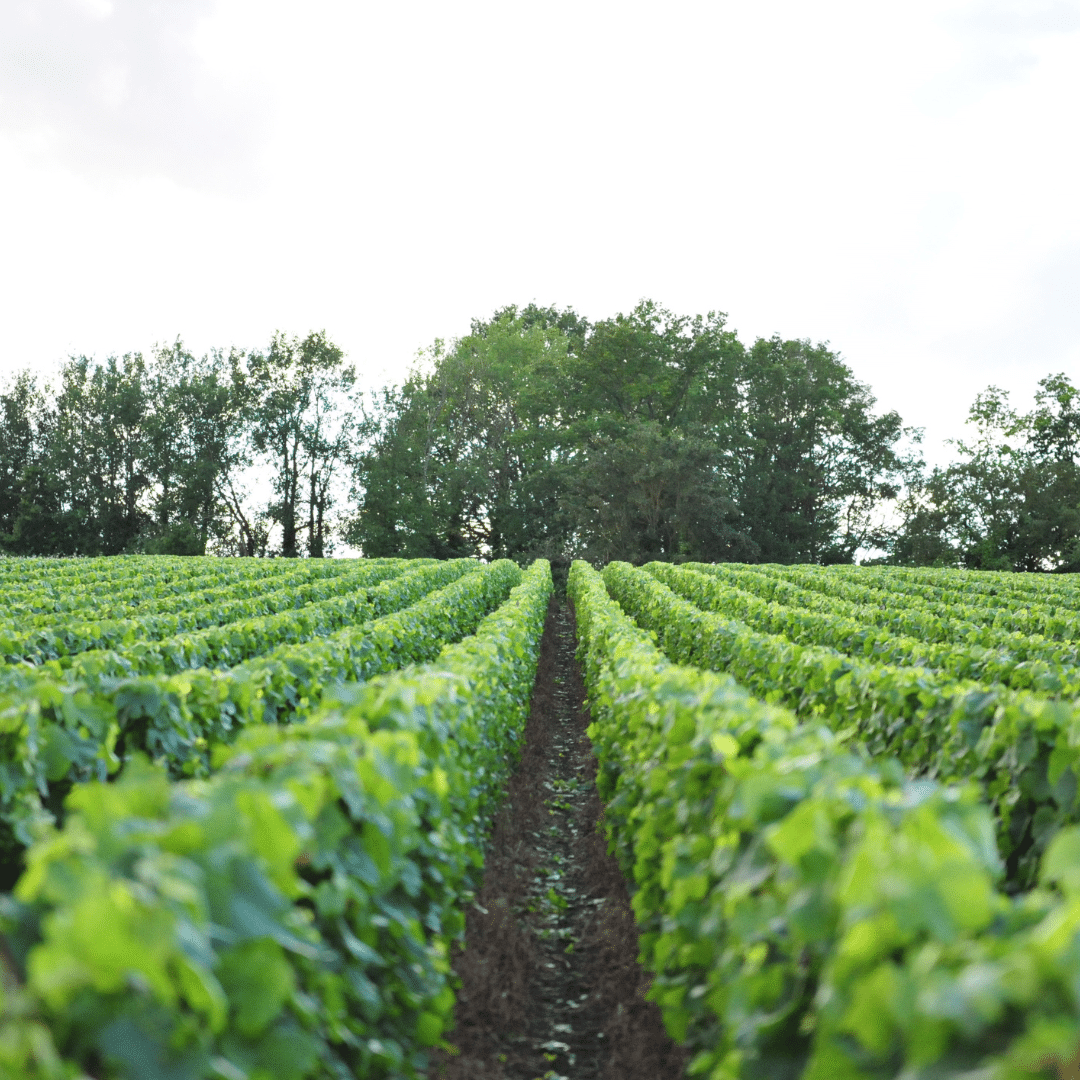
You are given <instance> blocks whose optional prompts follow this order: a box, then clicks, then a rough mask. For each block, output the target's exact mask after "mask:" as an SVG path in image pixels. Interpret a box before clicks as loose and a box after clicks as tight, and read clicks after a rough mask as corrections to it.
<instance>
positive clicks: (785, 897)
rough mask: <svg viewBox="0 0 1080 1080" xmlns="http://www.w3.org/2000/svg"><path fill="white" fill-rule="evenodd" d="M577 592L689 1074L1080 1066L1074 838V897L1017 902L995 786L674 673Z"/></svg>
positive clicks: (1067, 852) (639, 913)
mask: <svg viewBox="0 0 1080 1080" xmlns="http://www.w3.org/2000/svg"><path fill="white" fill-rule="evenodd" d="M631 573H635V572H634V571H632V570H631V569H630V568H629V567H627V568H625V570H624V569H623V568H621V567H617V568H616V572H615V575H613V577H612V582H613V587H615V586H614V582H615V581H616V580H617V579H618V577H619V576H621V575H626V576H627V577H628V576H629V575H630V574H631ZM636 573H637V574H638V575H639V576H640V578H641V579H643V581H644V583H645V585H647V584H648V582H649V578H648V575H644V574H641V573H640V572H636ZM652 584H653V585H656V586H657V587H658V588H661V587H660V586H658V583H656V582H655V581H654V582H652ZM570 595H571V597H572V599H573V601H574V604H575V610H576V614H577V620H578V630H579V639H580V644H579V655H580V656H581V658H582V660H583V662H584V665H585V671H586V686H587V689H588V694H589V703H590V707H591V709H592V714H593V725H592V727H591V728H590V730H589V734H590V737H591V738H592V739H593V741H594V743H595V745H596V749H597V753H598V755H599V758H600V779H599V784H600V793H601V796H602V797H603V798H604V799H605V800H606V802H607V808H606V811H605V821H606V822H607V827H608V835H609V838H610V840H611V843H612V845H613V846H614V849H615V851H616V854H617V855H618V857H619V859H620V862H621V863H622V865H623V867H624V869H625V870H626V871H627V872H628V874H629V875H630V876H631V877H632V879H633V881H634V884H635V886H636V891H635V893H634V898H633V907H634V911H635V915H636V917H637V919H638V921H639V923H640V926H641V930H642V937H641V952H642V958H643V961H644V962H645V963H646V964H647V965H648V966H649V967H650V968H651V969H652V970H653V972H654V973H655V979H654V984H653V990H652V991H651V993H652V996H653V997H654V998H655V1000H656V1001H657V1002H658V1003H659V1005H660V1008H661V1010H662V1012H663V1015H664V1019H665V1022H666V1024H667V1026H668V1029H669V1031H671V1033H672V1034H673V1036H674V1037H675V1038H677V1039H680V1040H683V1041H685V1042H686V1044H687V1045H688V1046H689V1047H690V1048H691V1049H692V1050H693V1051H694V1052H695V1057H694V1059H693V1062H692V1064H691V1066H690V1070H689V1073H690V1075H694V1076H697V1075H701V1076H708V1077H709V1078H710V1080H736V1078H747V1080H748V1078H762V1080H763V1078H765V1077H769V1078H783V1077H791V1078H793V1080H794V1078H795V1077H799V1076H806V1077H812V1078H813V1080H825V1078H826V1077H829V1078H831V1077H842V1078H844V1080H871V1078H872V1080H885V1078H892V1077H896V1076H901V1075H902V1076H911V1077H916V1076H920V1077H922V1076H925V1077H930V1076H960V1075H970V1076H987V1077H989V1076H994V1077H1001V1078H1006V1077H1007V1078H1009V1080H1020V1078H1021V1077H1030V1076H1033V1075H1043V1076H1047V1075H1049V1070H1050V1069H1051V1068H1052V1067H1053V1066H1054V1063H1055V1062H1060V1061H1065V1060H1069V1059H1071V1058H1072V1056H1073V1053H1074V1051H1075V1048H1076V1046H1077V1044H1078V1042H1080V1022H1078V1020H1077V1016H1078V1015H1080V988H1078V985H1077V982H1076V979H1075V972H1076V956H1077V953H1076V941H1077V940H1078V939H1077V930H1078V928H1080V907H1078V905H1077V893H1076V891H1075V881H1074V875H1073V873H1072V872H1071V870H1070V869H1069V867H1070V865H1071V858H1072V855H1073V853H1074V852H1075V851H1076V850H1080V848H1078V845H1080V840H1078V839H1077V836H1078V835H1080V832H1078V831H1077V829H1076V828H1075V827H1073V828H1069V829H1065V830H1062V831H1061V832H1060V833H1058V838H1057V839H1056V840H1055V841H1054V844H1053V845H1052V846H1051V847H1050V849H1049V851H1048V852H1047V855H1046V859H1045V861H1044V871H1043V880H1044V883H1045V885H1046V886H1054V888H1055V889H1056V890H1057V891H1054V890H1053V889H1048V888H1043V889H1038V890H1036V891H1033V892H1031V893H1028V894H1026V895H1024V896H1022V897H1019V898H1015V899H1010V898H1009V897H1008V896H1007V895H1006V894H1004V893H1003V892H1002V891H1001V889H1000V886H999V882H1000V878H1001V874H1002V866H1001V862H1000V859H999V856H998V852H997V850H996V847H995V843H994V823H993V819H992V817H991V814H990V811H989V808H988V807H987V806H986V805H985V804H984V803H983V802H982V801H981V799H980V795H979V792H978V790H977V789H976V788H975V787H973V786H971V785H965V786H962V787H953V788H948V787H943V786H941V785H940V784H938V783H936V782H934V781H931V780H919V781H910V780H907V779H905V777H904V775H903V772H902V770H901V768H900V767H899V766H898V764H897V763H896V762H895V761H890V760H888V759H885V758H875V759H870V758H869V757H868V756H867V755H866V754H865V752H864V751H863V750H862V748H861V747H860V746H859V745H858V744H857V743H855V742H854V741H853V740H852V739H851V736H850V732H840V733H839V734H835V733H833V732H832V731H830V730H829V729H828V728H827V727H824V726H819V725H818V724H817V723H816V721H815V722H811V723H807V724H800V723H799V722H798V721H797V719H796V718H795V717H794V716H793V715H792V714H791V713H790V712H787V711H786V710H784V709H782V708H780V707H778V706H776V705H770V704H766V703H764V702H762V701H760V700H757V699H755V698H753V697H751V696H749V695H748V694H747V693H746V691H745V690H743V689H742V688H741V687H740V686H739V685H738V684H737V683H736V682H735V681H734V679H733V678H732V677H731V676H730V675H727V674H725V675H719V674H713V673H711V672H707V671H702V670H699V669H697V668H689V667H679V666H677V665H675V664H672V663H670V662H669V661H668V660H667V659H666V658H665V656H664V655H663V654H662V653H660V652H659V650H658V649H657V648H656V645H655V644H654V643H653V640H652V638H651V637H650V635H648V634H646V632H645V631H643V630H641V629H639V628H638V627H637V626H635V625H634V624H633V623H632V622H631V621H630V620H629V619H628V618H627V617H626V615H625V614H624V613H623V611H622V610H621V609H620V607H619V605H618V604H616V603H615V602H614V601H613V600H612V599H611V597H610V596H609V595H608V592H607V590H606V589H605V587H604V582H603V579H601V578H600V576H599V575H598V574H597V573H596V572H595V571H593V570H592V569H591V568H589V567H588V566H587V565H586V564H584V563H575V564H574V565H573V567H572V568H571V573H570ZM641 595H642V596H643V597H644V596H649V595H652V596H655V595H657V594H656V592H655V591H652V592H651V593H650V590H648V589H647V588H645V587H644V586H643V588H642V592H641ZM673 610H674V609H669V610H667V612H666V617H667V618H668V619H669V620H673V619H675V618H676V617H677V616H675V615H674V614H673ZM680 610H681V609H680ZM810 673H811V672H810V669H809V668H808V669H807V672H806V674H807V675H809V674H810Z"/></svg>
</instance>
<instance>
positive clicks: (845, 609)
mask: <svg viewBox="0 0 1080 1080" xmlns="http://www.w3.org/2000/svg"><path fill="white" fill-rule="evenodd" d="M683 568H684V569H688V570H693V571H695V572H697V573H703V574H707V575H708V576H709V577H712V578H715V579H716V580H718V581H720V582H722V583H723V584H724V585H726V586H730V587H733V588H738V589H744V590H746V591H748V592H753V593H754V594H755V595H757V596H761V597H763V598H764V599H767V600H774V601H776V602H777V603H782V604H786V605H788V606H791V607H799V608H804V609H806V610H808V611H818V612H823V613H826V614H834V615H843V616H846V617H848V618H852V619H858V620H860V621H862V622H864V623H866V625H867V626H877V627H881V628H883V629H885V630H888V631H890V632H892V633H894V634H897V635H901V636H908V637H912V638H917V639H918V640H920V641H927V642H934V643H954V644H956V643H959V644H964V645H969V646H979V645H981V646H984V647H986V648H988V649H994V650H1005V651H1008V652H1013V651H1014V650H1017V649H1020V650H1023V649H1024V648H1026V647H1030V643H1032V642H1047V639H1046V638H1044V637H1042V636H1041V635H1028V634H1022V633H1020V632H1019V631H1011V630H1003V629H999V628H996V627H993V626H990V625H987V623H986V622H985V621H982V622H972V621H971V620H970V619H958V618H953V617H950V616H948V615H947V614H943V612H942V610H941V608H940V607H936V606H935V605H933V604H931V603H921V604H920V603H917V602H916V603H909V602H907V601H905V602H904V603H902V604H894V603H886V602H885V600H886V599H887V598H886V597H885V594H884V593H881V592H877V591H876V590H873V589H868V588H867V587H866V586H865V585H863V584H861V583H860V582H855V583H854V584H855V585H856V586H857V587H856V588H855V589H851V588H849V587H848V586H849V585H850V584H851V583H850V582H848V581H847V580H846V576H845V575H835V574H834V575H828V576H822V575H809V576H799V575H798V574H793V575H789V574H787V573H786V571H787V569H788V568H787V567H766V568H761V569H759V568H755V569H748V568H744V567H733V566H725V565H722V564H709V563H684V564H683ZM792 569H795V570H797V571H801V570H803V569H805V568H803V567H795V568H792ZM860 569H861V568H860ZM766 571H770V572H766ZM1052 644H1053V645H1055V646H1057V647H1058V648H1062V649H1065V648H1070V647H1073V648H1074V647H1075V646H1071V645H1066V644H1064V643H1061V642H1054V643H1052Z"/></svg>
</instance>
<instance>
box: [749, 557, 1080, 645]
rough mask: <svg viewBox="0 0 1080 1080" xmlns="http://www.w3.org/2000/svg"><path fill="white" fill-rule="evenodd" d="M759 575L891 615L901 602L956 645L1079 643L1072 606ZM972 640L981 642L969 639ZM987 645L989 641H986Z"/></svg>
mask: <svg viewBox="0 0 1080 1080" xmlns="http://www.w3.org/2000/svg"><path fill="white" fill-rule="evenodd" d="M764 569H765V572H766V573H770V574H774V575H775V576H777V577H780V578H781V579H783V580H787V581H793V582H795V583H797V584H799V585H804V586H805V587H807V588H810V589H815V590H817V591H819V592H823V593H825V594H826V595H828V596H834V597H839V598H840V599H844V600H852V601H854V602H856V603H859V604H869V605H875V604H877V605H884V604H885V602H886V601H891V603H889V605H888V606H889V607H890V608H893V609H895V608H898V607H900V606H901V605H900V604H899V603H898V602H897V601H898V600H899V598H900V597H903V602H904V605H905V606H907V607H909V608H911V609H913V610H916V611H918V612H919V613H920V614H922V613H926V614H928V615H930V616H931V617H933V618H935V619H937V620H938V621H940V622H941V623H942V624H944V625H945V626H950V625H953V624H956V625H957V627H958V629H957V630H956V631H953V633H954V634H959V635H960V636H959V637H957V638H955V640H966V641H975V640H983V636H987V637H990V636H992V635H993V634H994V632H1001V631H1005V632H1007V633H1011V632H1017V633H1021V634H1041V635H1043V636H1044V637H1048V638H1053V639H1055V640H1058V641H1075V640H1076V639H1077V638H1078V637H1080V613H1078V612H1077V608H1076V605H1072V606H1066V607H1061V606H1055V605H1043V604H1040V603H1022V604H1019V605H1018V606H1017V607H1015V608H1010V606H1009V604H1008V602H1004V603H998V602H995V598H994V597H989V596H986V597H978V596H972V595H970V594H968V593H966V592H965V591H964V590H963V589H962V588H959V587H958V588H957V589H955V590H954V591H953V592H951V594H950V595H949V596H948V597H945V598H941V597H937V598H935V597H932V596H920V595H919V594H918V591H917V590H916V589H914V588H911V587H905V586H904V585H903V583H902V581H900V580H897V581H896V582H895V583H894V584H893V585H889V586H886V585H884V584H882V585H881V586H880V587H879V586H876V585H874V584H865V583H864V581H863V579H862V578H852V577H850V576H848V575H841V574H822V573H818V572H816V571H815V569H814V568H813V567H805V566H790V567H789V566H783V567H781V566H776V567H766V568H764ZM871 580H873V579H872V578H871ZM878 580H879V581H883V579H878ZM973 634H979V635H980V636H979V637H973V636H971V635H973ZM987 643H988V644H989V643H990V641H989V640H987Z"/></svg>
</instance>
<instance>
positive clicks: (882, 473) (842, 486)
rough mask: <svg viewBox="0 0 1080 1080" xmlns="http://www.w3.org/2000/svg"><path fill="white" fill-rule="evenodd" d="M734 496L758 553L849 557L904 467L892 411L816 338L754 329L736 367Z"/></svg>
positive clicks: (786, 558)
mask: <svg viewBox="0 0 1080 1080" xmlns="http://www.w3.org/2000/svg"><path fill="white" fill-rule="evenodd" d="M739 381H740V388H741V397H742V403H741V410H742V419H741V423H740V425H739V427H740V429H741V446H740V450H739V459H740V464H739V478H738V502H739V509H740V510H741V512H742V518H743V521H744V522H745V526H746V529H747V532H748V535H749V537H750V539H751V541H752V542H753V544H754V546H755V548H756V552H757V558H758V559H760V560H761V561H762V562H780V563H791V562H850V561H851V560H852V558H853V557H854V554H855V552H856V551H857V550H858V549H859V548H865V547H874V546H878V545H879V544H881V543H882V542H883V539H884V535H883V529H882V524H881V520H880V518H879V517H878V516H877V515H876V514H875V511H876V510H877V508H878V507H879V506H880V505H881V504H882V503H883V502H887V501H889V500H892V499H894V498H895V497H896V496H897V494H898V493H899V490H900V484H901V482H902V480H903V478H904V476H905V475H906V473H907V472H908V471H909V469H910V467H911V462H910V461H909V460H907V459H905V458H902V457H901V456H900V455H899V454H898V453H897V450H896V447H897V444H898V442H899V441H900V438H901V436H902V434H903V427H902V422H901V420H900V416H899V414H897V413H896V412H887V413H884V414H883V415H880V416H879V415H876V414H875V413H874V411H873V407H874V398H873V396H872V395H871V394H870V391H869V389H868V388H867V387H866V386H865V385H864V384H863V383H860V382H859V381H858V380H857V379H856V378H855V376H854V374H853V373H852V371H851V369H850V368H849V367H848V366H847V365H846V364H845V363H844V362H843V361H842V360H841V359H840V357H839V356H837V355H836V353H834V352H832V351H831V350H830V349H829V348H828V347H827V346H826V345H820V344H819V345H811V343H810V342H809V341H807V340H793V341H784V340H782V339H781V338H779V337H772V338H768V339H765V338H759V339H758V340H757V341H756V342H755V343H754V345H753V346H752V347H751V348H750V349H749V350H748V351H747V354H746V357H745V360H744V361H743V364H742V369H741V372H740V377H739Z"/></svg>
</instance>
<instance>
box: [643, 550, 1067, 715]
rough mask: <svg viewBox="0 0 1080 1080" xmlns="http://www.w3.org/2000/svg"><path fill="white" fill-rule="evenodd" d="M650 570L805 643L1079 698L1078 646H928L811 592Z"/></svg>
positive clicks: (1036, 639)
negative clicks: (761, 590) (764, 591)
mask: <svg viewBox="0 0 1080 1080" xmlns="http://www.w3.org/2000/svg"><path fill="white" fill-rule="evenodd" d="M665 568H666V569H665ZM646 569H647V570H649V572H650V573H654V572H655V576H657V577H659V578H660V579H661V580H663V581H664V582H665V583H666V584H667V585H669V586H670V587H671V588H673V589H674V590H675V591H676V592H678V593H680V594H681V595H683V596H686V597H687V598H688V599H691V600H693V601H694V603H696V604H698V606H699V607H705V608H708V609H709V610H710V611H716V612H719V613H721V614H723V615H727V616H728V617H729V618H733V619H740V620H742V621H744V622H746V624H747V625H748V626H752V627H753V628H754V629H756V630H763V631H765V632H766V633H769V634H782V635H784V636H785V637H787V638H790V639H791V640H792V641H797V642H799V643H801V644H804V645H823V646H825V647H827V648H830V649H838V650H839V651H840V652H845V653H850V654H852V655H855V656H861V657H863V658H865V659H869V660H873V661H874V662H875V663H882V664H904V665H909V666H915V667H928V668H932V669H933V670H935V671H941V672H945V673H947V674H948V675H951V676H952V677H953V678H954V679H975V680H976V681H978V682H982V683H1001V684H1002V685H1004V686H1011V687H1013V688H1014V689H1017V690H1037V691H1039V692H1043V693H1050V694H1058V695H1062V696H1064V695H1072V696H1075V695H1077V694H1080V644H1078V643H1077V642H1073V641H1051V640H1049V639H1047V638H1044V637H1042V636H1040V635H1025V634H1019V633H1011V634H1007V635H1006V634H1005V633H1004V632H1001V631H999V632H998V633H999V634H1001V637H1000V638H999V639H998V641H997V642H996V644H995V647H993V648H989V647H987V646H986V645H983V644H968V643H967V642H964V641H960V642H958V641H955V640H950V641H925V640H923V639H921V638H918V637H910V636H908V635H906V634H903V633H897V632H895V631H894V630H893V629H892V628H890V627H888V626H880V625H875V624H874V622H873V621H872V620H873V619H874V618H875V616H876V614H877V612H875V611H873V610H867V608H866V607H865V606H863V607H856V606H855V605H852V604H849V603H846V602H844V601H838V600H833V599H831V598H830V597H827V596H824V595H820V594H812V595H813V596H815V597H816V599H817V600H818V601H819V602H818V603H815V604H814V605H813V608H812V609H811V610H807V609H806V608H804V607H802V606H801V604H800V603H799V598H798V597H797V596H794V597H791V596H790V595H789V597H788V599H791V600H792V602H791V603H785V602H783V601H781V600H780V599H779V598H778V594H779V592H780V590H772V599H765V597H763V596H758V595H756V592H755V591H747V590H746V589H745V588H743V587H742V586H743V585H748V586H750V587H751V590H752V587H753V582H745V583H744V582H742V581H740V579H739V577H738V576H735V577H734V578H732V579H727V580H720V579H718V578H717V577H716V576H714V575H711V574H701V573H699V572H698V571H697V570H696V569H694V568H692V567H689V566H681V567H678V568H675V567H671V566H670V564H666V563H665V564H660V563H655V564H650V565H649V566H647V567H646ZM790 592H791V593H794V592H796V590H790ZM898 606H902V605H898ZM877 610H878V611H880V606H879V607H878V609H877Z"/></svg>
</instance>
